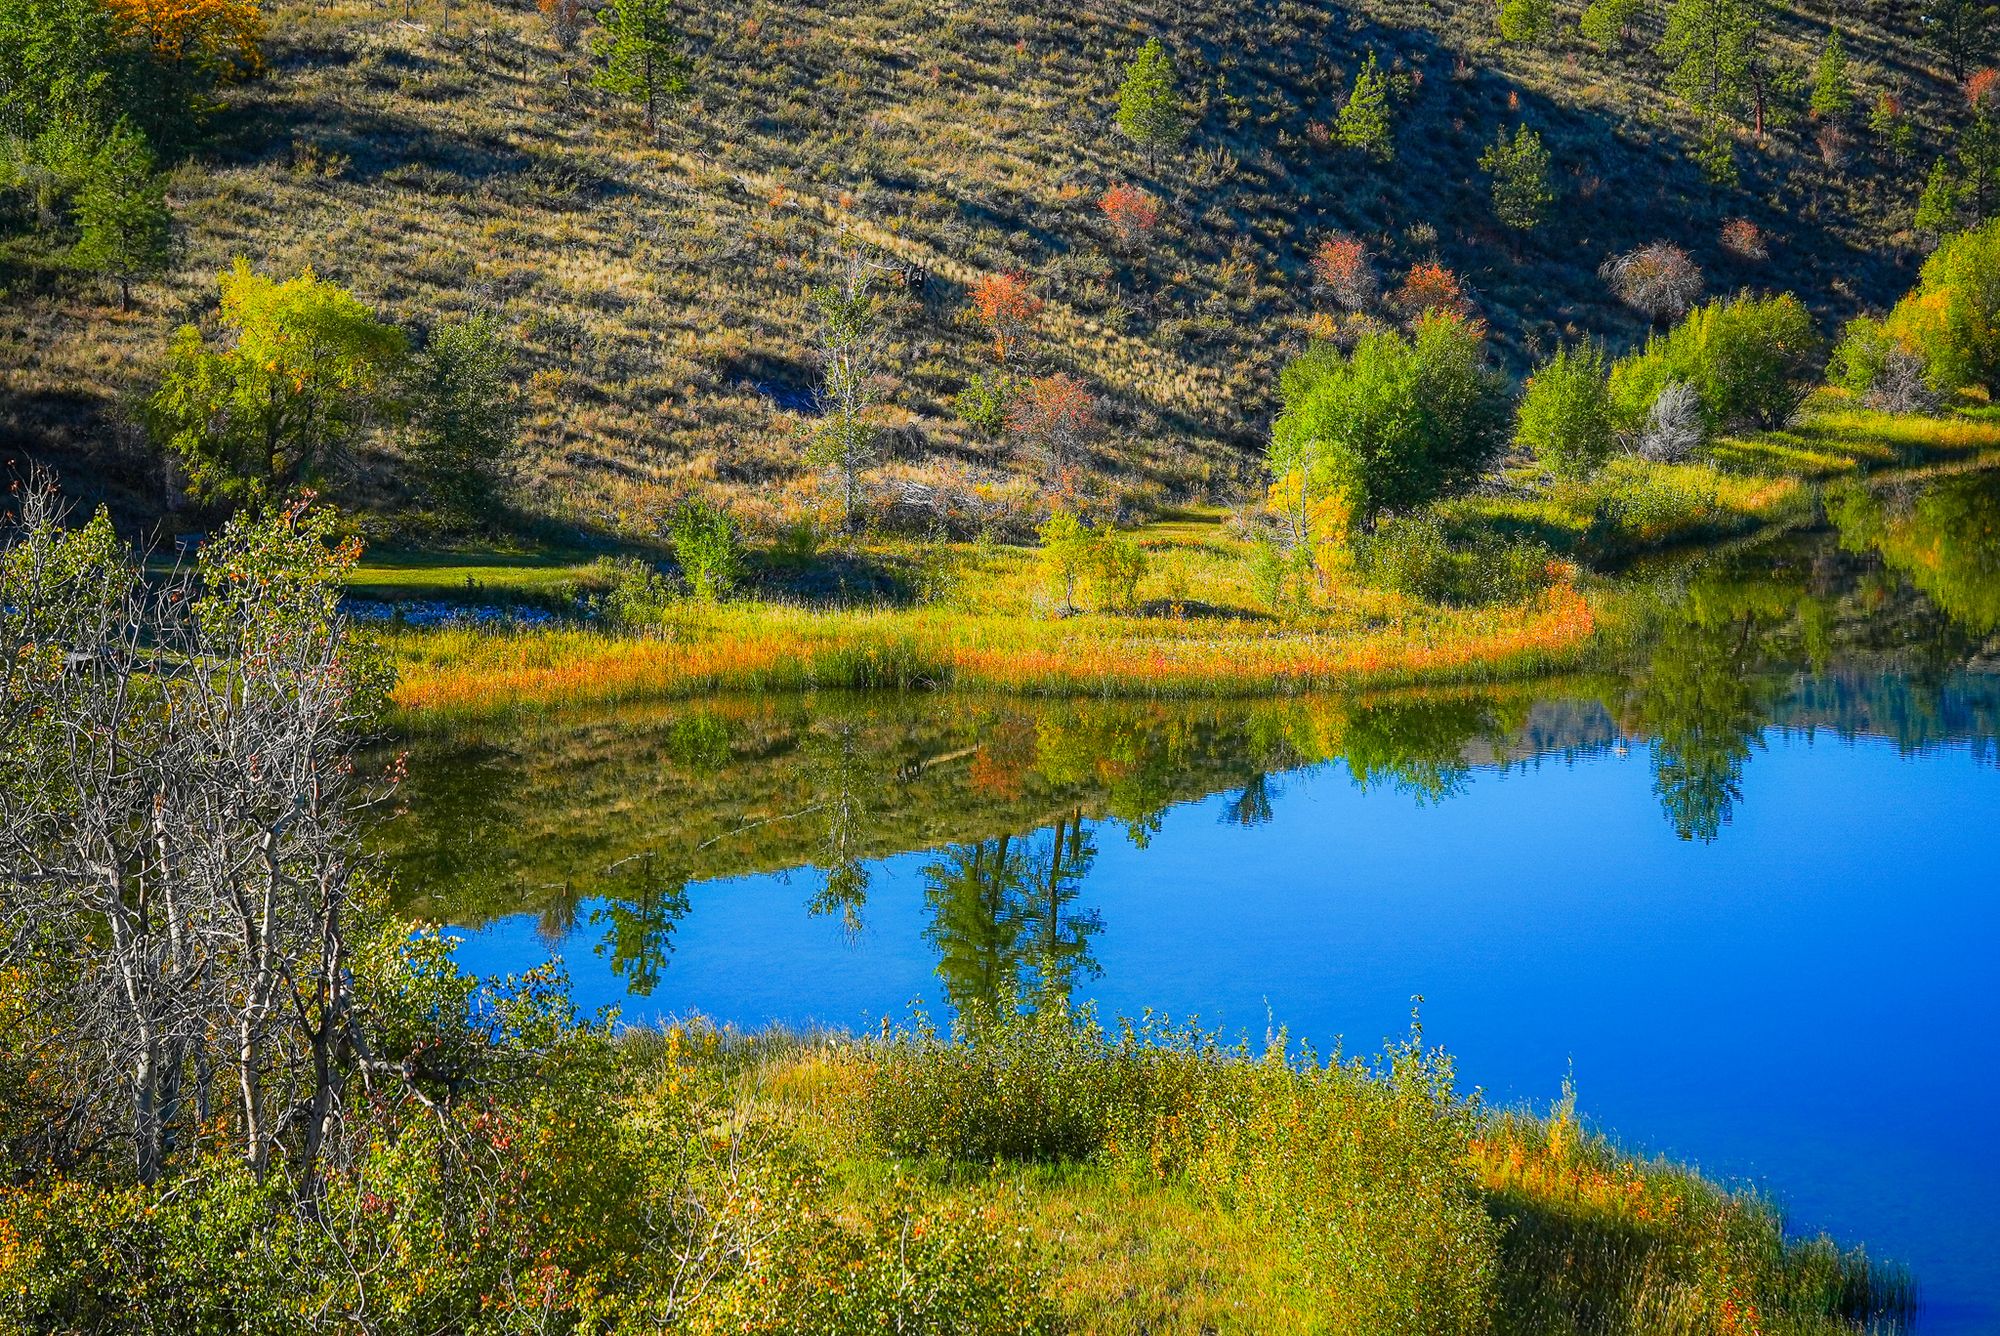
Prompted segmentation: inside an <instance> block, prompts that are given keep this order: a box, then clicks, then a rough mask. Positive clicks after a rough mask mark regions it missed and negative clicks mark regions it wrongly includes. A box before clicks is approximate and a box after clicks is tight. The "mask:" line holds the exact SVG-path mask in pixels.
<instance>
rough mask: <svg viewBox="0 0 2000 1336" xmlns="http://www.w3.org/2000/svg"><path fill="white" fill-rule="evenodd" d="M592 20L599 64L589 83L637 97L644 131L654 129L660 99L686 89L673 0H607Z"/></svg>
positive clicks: (608, 90)
mask: <svg viewBox="0 0 2000 1336" xmlns="http://www.w3.org/2000/svg"><path fill="white" fill-rule="evenodd" d="M597 22H598V25H599V30H598V34H597V41H596V42H595V44H594V46H593V49H594V51H595V53H596V56H597V59H598V60H599V61H600V62H601V64H600V65H599V67H598V69H597V71H596V73H594V74H592V75H591V82H592V83H594V84H596V85H597V86H598V87H599V88H602V89H603V90H604V91H605V92H607V93H616V94H618V95H619V96H620V97H629V98H634V99H636V100H637V101H638V102H639V103H640V104H641V105H642V106H643V107H644V108H645V111H646V133H647V134H657V133H658V132H659V126H660V119H659V109H660V104H661V103H663V102H666V101H668V100H670V99H672V98H677V97H680V96H682V95H683V94H685V93H686V92H687V90H688V80H687V62H686V59H685V57H684V55H683V54H682V48H683V46H684V43H683V40H682V37H681V33H680V30H679V29H678V28H677V27H675V25H674V6H673V0H611V3H610V4H609V5H607V6H606V7H605V8H604V9H603V10H601V11H600V12H599V13H598V16H597Z"/></svg>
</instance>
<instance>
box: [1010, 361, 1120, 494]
mask: <svg viewBox="0 0 2000 1336" xmlns="http://www.w3.org/2000/svg"><path fill="white" fill-rule="evenodd" d="M1097 430H1098V418H1097V397H1096V396H1095V395H1094V394H1092V393H1091V392H1090V387H1089V386H1088V385H1085V384H1084V383H1083V382H1082V381H1081V380H1078V379H1077V378H1076V377H1075V376H1072V375H1069V374H1068V373H1067V372H1057V373H1056V374H1055V375H1053V376H1037V377H1036V378H1035V379H1034V380H1031V381H1029V382H1028V384H1027V386H1026V387H1025V388H1024V389H1023V390H1022V391H1021V393H1020V395H1019V397H1018V398H1016V399H1015V400H1014V402H1013V403H1012V404H1010V405H1009V406H1008V408H1007V434H1008V435H1009V436H1010V437H1012V438H1013V439H1014V441H1015V443H1016V444H1017V445H1018V446H1019V447H1020V448H1021V449H1022V450H1023V451H1024V452H1026V453H1028V454H1030V455H1034V456H1037V457H1039V458H1040V459H1041V461H1042V462H1043V464H1044V465H1045V466H1046V467H1047V469H1048V474H1049V478H1050V480H1051V481H1052V482H1054V483H1056V484H1057V485H1058V486H1062V485H1065V482H1066V479H1067V478H1068V477H1069V475H1070V474H1071V473H1072V472H1073V471H1074V470H1075V468H1076V466H1077V465H1078V464H1079V463H1081V462H1082V457H1083V452H1084V449H1085V448H1086V447H1087V446H1088V445H1089V444H1090V440H1091V438H1092V437H1093V436H1095V435H1096V434H1097Z"/></svg>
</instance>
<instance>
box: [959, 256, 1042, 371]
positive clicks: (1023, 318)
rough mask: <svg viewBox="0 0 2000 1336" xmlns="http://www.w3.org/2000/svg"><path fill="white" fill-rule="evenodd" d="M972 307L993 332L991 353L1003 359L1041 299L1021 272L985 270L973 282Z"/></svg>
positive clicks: (1038, 308) (1023, 333)
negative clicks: (983, 275) (980, 277)
mask: <svg viewBox="0 0 2000 1336" xmlns="http://www.w3.org/2000/svg"><path fill="white" fill-rule="evenodd" d="M972 309H973V310H975V311H977V312H978V313H979V320H980V323H981V324H983V325H985V326H986V328H987V330H988V331H989V332H990V333H991V334H992V335H993V355H994V356H995V357H997V358H998V359H999V360H1001V361H1003V362H1004V361H1006V360H1007V357H1008V355H1009V354H1010V353H1012V352H1013V351H1014V349H1015V348H1016V347H1018V346H1019V344H1020V342H1021V340H1022V339H1024V338H1026V337H1027V334H1028V330H1029V328H1030V327H1031V326H1032V325H1033V324H1034V320H1035V317H1036V315H1038V314H1040V312H1041V309H1042V302H1041V299H1040V298H1039V297H1037V296H1035V295H1034V294H1033V293H1031V292H1029V291H1028V280H1027V279H1026V278H1024V277H1022V276H1021V275H1020V274H1018V273H1007V274H988V275H986V277H984V278H982V279H980V280H979V281H978V282H977V283H975V284H973V285H972Z"/></svg>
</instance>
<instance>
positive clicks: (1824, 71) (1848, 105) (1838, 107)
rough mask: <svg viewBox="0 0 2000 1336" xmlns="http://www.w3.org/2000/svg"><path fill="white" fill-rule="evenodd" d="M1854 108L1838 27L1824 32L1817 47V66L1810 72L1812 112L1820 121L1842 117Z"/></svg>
mask: <svg viewBox="0 0 2000 1336" xmlns="http://www.w3.org/2000/svg"><path fill="white" fill-rule="evenodd" d="M1853 109H1854V81H1853V80H1852V79H1851V78H1849V77H1848V73H1847V48H1846V47H1845V46H1844V45H1842V43H1841V40H1840V30H1839V29H1837V28H1836V29H1835V30H1833V31H1832V32H1830V33H1828V34H1827V35H1826V45H1825V46H1823V47H1821V48H1820V53H1819V66H1818V68H1817V69H1815V70H1814V71H1813V86H1812V114H1813V115H1814V116H1817V117H1818V118H1819V119H1820V120H1823V121H1838V120H1845V119H1846V117H1847V113H1848V112H1850V111H1852V110H1853Z"/></svg>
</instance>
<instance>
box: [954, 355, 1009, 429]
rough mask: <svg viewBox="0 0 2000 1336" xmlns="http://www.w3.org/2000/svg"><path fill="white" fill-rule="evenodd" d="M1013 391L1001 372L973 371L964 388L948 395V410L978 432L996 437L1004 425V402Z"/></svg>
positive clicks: (1005, 416) (1005, 406)
mask: <svg viewBox="0 0 2000 1336" xmlns="http://www.w3.org/2000/svg"><path fill="white" fill-rule="evenodd" d="M1017 392H1018V387H1017V386H1016V385H1015V383H1014V382H1013V381H1012V380H1010V379H1009V378H1008V377H1007V376H1006V375H1005V374H1003V373H1000V372H997V371H996V372H987V371H980V372H975V373H974V374H973V377H972V379H971V380H968V381H967V382H966V383H965V388H963V389H961V390H960V391H959V392H958V393H957V394H956V395H954V396H953V397H952V401H951V411H952V412H953V413H955V414H957V415H958V420H959V421H960V422H963V423H965V424H966V425H967V426H969V427H971V428H972V429H973V430H975V431H977V432H979V433H980V434H981V435H982V436H985V437H988V438H989V439H990V438H993V437H997V436H999V435H1000V433H1001V431H1002V430H1004V429H1005V428H1006V426H1007V404H1008V401H1009V400H1010V399H1011V398H1012V397H1013V396H1014V395H1015V394H1016V393H1017Z"/></svg>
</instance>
